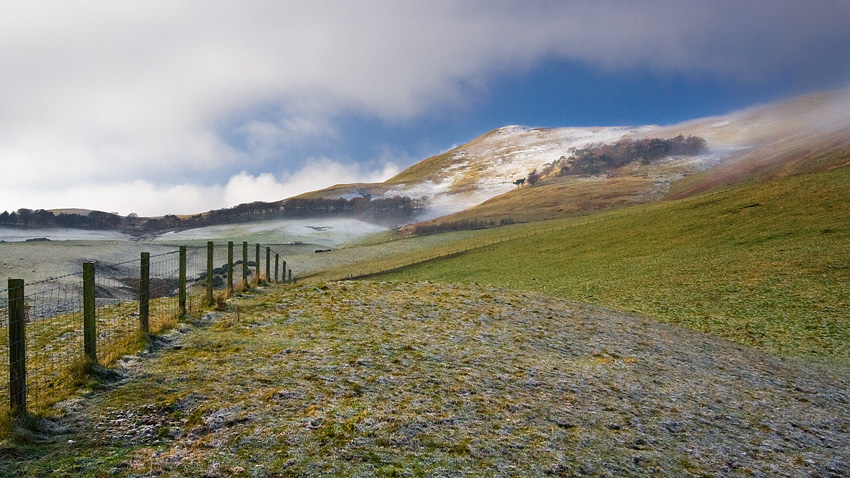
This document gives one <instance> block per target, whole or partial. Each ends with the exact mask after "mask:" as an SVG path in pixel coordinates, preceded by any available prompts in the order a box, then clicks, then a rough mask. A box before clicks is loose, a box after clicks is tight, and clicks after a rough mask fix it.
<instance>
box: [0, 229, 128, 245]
mask: <svg viewBox="0 0 850 478" xmlns="http://www.w3.org/2000/svg"><path fill="white" fill-rule="evenodd" d="M27 239H48V240H51V241H116V240H129V239H130V236H128V235H127V234H124V233H122V232H118V231H91V230H86V229H72V228H67V227H45V228H27V229H19V228H11V227H0V241H5V242H24V241H26V240H27Z"/></svg>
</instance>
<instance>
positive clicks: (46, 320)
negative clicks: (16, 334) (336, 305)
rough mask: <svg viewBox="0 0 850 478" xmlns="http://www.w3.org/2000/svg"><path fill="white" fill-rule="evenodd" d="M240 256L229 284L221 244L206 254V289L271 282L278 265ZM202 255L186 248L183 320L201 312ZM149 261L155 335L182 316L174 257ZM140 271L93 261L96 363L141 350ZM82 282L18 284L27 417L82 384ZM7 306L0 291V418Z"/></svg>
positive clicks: (5, 400) (203, 250) (239, 252)
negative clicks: (209, 281)
mask: <svg viewBox="0 0 850 478" xmlns="http://www.w3.org/2000/svg"><path fill="white" fill-rule="evenodd" d="M244 249H245V248H244V246H243V245H242V244H237V245H234V247H233V265H232V270H233V273H232V277H229V275H228V270H229V269H230V267H229V266H228V257H229V253H228V246H227V244H218V245H215V246H214V247H213V249H212V252H213V254H212V265H213V277H212V284H213V290H215V291H225V290H226V289H227V286H228V278H230V279H231V280H232V281H233V283H234V284H241V283H242V279H243V274H244V276H245V277H246V278H247V281H248V284H249V285H250V284H251V283H256V281H257V280H260V279H262V280H266V281H268V282H276V280H275V279H276V277H271V275H272V274H275V271H276V270H279V269H280V268H281V263H282V264H285V262H284V261H282V260H280V259H278V260H279V261H280V262H278V263H276V264H272V263H268V262H265V261H267V257H268V258H271V259H270V260H274V258H275V255H274V254H273V253H272V252H271V250H270V249H267V248H265V247H264V248H262V249H261V254H260V260H261V263H260V264H257V263H256V259H257V257H256V246H254V245H252V247H249V248H247V254H246V255H247V259H248V260H247V261H245V260H244V259H245V258H246V257H245V256H246V255H243V250H244ZM208 253H209V249H208V248H207V247H187V249H186V268H185V271H186V296H185V307H186V311H187V313H190V314H194V313H197V312H199V311H201V310H202V308H203V307H205V306H206V305H208V304H207V300H208V297H207V267H208V260H209V259H208ZM278 257H279V256H278ZM149 258H150V259H149V264H150V267H149V298H150V301H149V313H150V315H149V326H150V329H149V330H150V333H152V334H156V333H159V332H161V331H163V330H165V329H167V328H169V327H171V326H173V325H174V324H175V323H176V321H177V319H178V318H179V316H180V314H181V312H182V310H181V307H180V305H181V304H180V298H179V290H180V287H179V286H180V254H179V251H173V252H167V253H163V254H157V255H151V256H149ZM243 264H244V266H243ZM140 265H141V259H133V260H128V261H124V262H119V263H108V262H101V261H95V262H94V266H95V267H94V269H95V275H94V288H93V289H94V304H95V328H96V335H95V337H96V352H97V359H98V362H100V363H102V364H110V363H113V362H114V361H115V360H117V359H118V358H120V357H121V356H122V355H125V354H127V353H131V352H132V351H133V350H136V349H138V347H139V346H141V345H142V344H143V343H144V342H143V340H144V336H143V335H142V333H141V328H140V296H141V287H140V285H141V282H142V280H141V274H140ZM258 265H259V266H262V267H258ZM263 265H264V266H263ZM243 267H244V269H243ZM275 267H277V268H278V269H275ZM81 269H82V268H81ZM282 269H283V272H282V279H281V280H280V282H283V281H284V279H285V274H286V270H287V268H286V267H285V266H283V267H282ZM266 271H268V273H269V276H266V274H265V272H266ZM83 277H84V275H83V273H82V270H81V272H80V273H78V274H68V275H65V276H61V277H55V278H51V279H48V280H45V281H41V282H35V283H32V284H25V288H24V293H25V294H24V299H23V302H24V310H25V319H26V320H25V328H26V334H25V340H26V357H25V361H26V405H27V410H28V411H30V412H37V411H41V410H44V409H45V408H47V407H49V406H51V405H52V404H53V403H56V402H57V401H61V400H62V399H64V398H66V397H67V396H69V395H70V393H72V392H73V390H74V389H75V388H76V386H78V385H79V384H81V383H82V382H83V381H84V380H85V379H86V360H85V353H84V350H85V337H84V312H83V308H84V298H83V291H84V284H83V280H84V279H83ZM270 279H271V280H270ZM9 301H10V294H9V290H8V289H0V364H2V365H3V376H2V378H0V413H4V412H7V411H8V410H9V407H10V400H9V397H10V394H11V393H12V389H13V386H12V383H11V373H10V372H9V371H10V370H11V368H14V367H16V365H18V364H17V363H10V360H12V357H11V350H12V348H13V346H14V345H16V344H11V343H10V338H9V330H10V327H9V325H10V324H9V308H10V303H9ZM7 367H8V368H7Z"/></svg>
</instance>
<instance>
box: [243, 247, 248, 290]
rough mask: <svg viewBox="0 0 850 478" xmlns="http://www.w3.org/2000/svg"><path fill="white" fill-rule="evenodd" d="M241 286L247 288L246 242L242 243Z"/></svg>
mask: <svg viewBox="0 0 850 478" xmlns="http://www.w3.org/2000/svg"><path fill="white" fill-rule="evenodd" d="M242 286H243V287H245V288H246V289H247V288H248V243H247V242H243V243H242Z"/></svg>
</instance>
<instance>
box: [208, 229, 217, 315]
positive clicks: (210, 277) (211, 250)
mask: <svg viewBox="0 0 850 478" xmlns="http://www.w3.org/2000/svg"><path fill="white" fill-rule="evenodd" d="M214 247H215V245H214V244H213V242H212V241H208V242H207V296H206V303H207V306H211V305H213V304H214V303H215V300H213V260H214V256H213V254H214V252H215V250H214Z"/></svg>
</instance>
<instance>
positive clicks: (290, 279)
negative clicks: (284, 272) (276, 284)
mask: <svg viewBox="0 0 850 478" xmlns="http://www.w3.org/2000/svg"><path fill="white" fill-rule="evenodd" d="M289 283H290V284H294V282H292V269H289Z"/></svg>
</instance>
